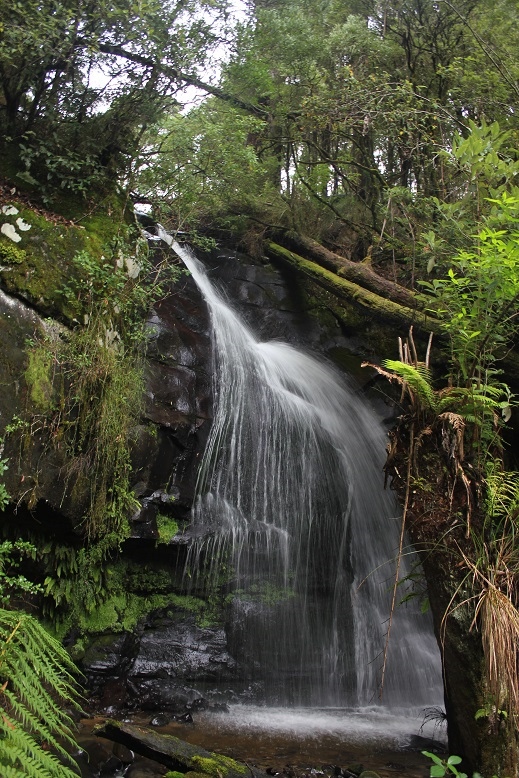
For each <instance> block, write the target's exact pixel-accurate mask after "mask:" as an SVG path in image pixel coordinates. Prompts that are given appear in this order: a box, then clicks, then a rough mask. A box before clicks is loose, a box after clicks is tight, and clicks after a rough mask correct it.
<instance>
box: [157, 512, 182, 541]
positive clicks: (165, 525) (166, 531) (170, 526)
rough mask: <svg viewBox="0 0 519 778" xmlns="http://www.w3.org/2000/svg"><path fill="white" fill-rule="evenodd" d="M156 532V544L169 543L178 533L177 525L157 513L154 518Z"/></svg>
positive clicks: (173, 520)
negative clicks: (157, 535)
mask: <svg viewBox="0 0 519 778" xmlns="http://www.w3.org/2000/svg"><path fill="white" fill-rule="evenodd" d="M156 522H157V532H158V533H159V539H158V541H157V542H158V543H166V544H167V543H169V542H170V540H172V539H173V538H174V537H175V535H176V534H177V533H178V524H177V522H176V521H175V519H172V518H171V517H170V516H165V515H164V514H162V513H159V514H158V515H157V518H156Z"/></svg>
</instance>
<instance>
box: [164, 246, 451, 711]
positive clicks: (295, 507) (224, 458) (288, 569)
mask: <svg viewBox="0 0 519 778" xmlns="http://www.w3.org/2000/svg"><path fill="white" fill-rule="evenodd" d="M162 237H163V238H164V239H165V240H166V241H167V242H168V243H169V244H170V245H172V247H173V248H174V250H175V251H176V253H177V254H178V255H179V256H180V257H181V258H182V260H183V261H184V263H185V265H186V266H187V268H188V269H189V270H190V272H191V273H192V275H193V278H194V280H195V281H196V283H197V285H198V286H199V288H200V290H201V291H202V293H203V295H204V297H205V299H206V301H207V304H208V306H209V309H210V313H211V320H212V328H213V354H214V363H215V364H214V420H213V425H212V429H211V433H210V437H209V441H208V444H207V448H206V452H205V455H204V458H203V462H202V464H201V466H200V471H199V475H198V484H197V498H196V502H195V505H194V508H193V523H194V524H195V525H198V526H199V527H200V528H201V529H202V531H201V532H200V533H199V535H200V536H201V537H202V538H203V539H202V540H200V541H199V542H198V543H197V544H196V545H195V546H194V547H193V550H192V556H191V560H190V563H191V566H192V568H193V569H194V570H196V569H197V568H199V567H200V566H201V565H202V563H204V564H205V565H206V566H207V565H209V570H208V571H207V570H206V573H205V574H206V575H208V576H209V578H212V580H213V582H214V583H221V582H222V580H223V579H224V578H225V577H226V578H227V582H228V585H229V586H231V587H232V590H233V598H232V608H233V621H234V628H233V634H234V640H235V646H234V647H233V648H234V649H235V651H234V653H235V654H237V656H238V659H239V660H240V661H241V662H242V663H244V664H245V665H246V666H247V667H248V670H249V677H250V678H251V679H252V680H253V681H254V680H256V681H259V682H261V683H262V684H263V685H264V688H265V694H266V698H267V699H268V700H269V701H270V702H276V703H279V704H287V703H290V704H304V705H345V704H348V705H359V704H362V705H364V704H367V703H370V702H372V701H376V699H377V694H378V684H379V681H380V668H381V664H382V654H383V650H384V643H385V632H386V629H387V619H388V617H389V610H390V600H391V587H392V578H393V576H394V570H395V557H396V554H397V549H398V545H399V531H400V521H399V511H398V509H397V506H396V504H395V501H394V499H393V498H392V496H391V495H390V494H389V493H387V492H385V491H384V489H383V486H382V467H383V461H384V456H385V437H384V433H383V430H382V428H381V425H380V424H379V422H378V420H377V419H376V417H375V416H374V414H373V412H372V411H371V410H370V409H369V408H368V407H367V406H366V405H365V403H364V402H363V401H362V400H361V399H360V398H359V397H358V395H357V394H356V393H355V391H354V390H353V388H352V387H351V386H349V385H348V383H347V382H346V381H345V379H344V378H343V377H342V376H339V375H338V374H337V373H336V372H335V371H334V370H333V369H332V368H330V367H329V366H328V365H326V364H324V363H323V362H321V361H319V360H317V359H316V358H314V357H312V356H309V355H308V354H306V353H304V352H302V351H300V350H297V349H295V348H293V347H292V346H289V345H287V344H285V343H280V342H277V341H272V342H267V343H262V342H259V341H258V340H257V338H256V337H255V336H254V334H253V333H252V332H251V330H250V329H249V328H248V327H247V325H246V324H245V323H244V322H243V321H242V320H241V319H240V317H239V316H238V315H237V313H236V312H235V311H234V310H233V309H232V307H231V306H230V305H229V304H228V303H227V302H226V301H225V300H224V298H223V296H222V295H221V294H220V293H219V292H218V291H217V290H216V289H215V288H214V287H213V285H212V284H211V282H210V281H209V279H208V277H207V274H206V272H205V269H204V268H203V266H202V265H201V264H200V263H199V262H198V260H197V259H196V258H195V257H194V256H193V255H192V253H191V252H190V251H188V250H186V249H185V248H182V247H180V246H179V245H178V244H176V243H174V242H173V240H172V239H171V238H170V237H169V236H167V235H166V234H165V233H163V234H162ZM403 568H404V570H403V573H402V575H404V576H405V574H406V572H407V571H408V570H409V565H408V564H407V563H406V564H404V565H403ZM404 590H405V586H402V594H404V593H405V592H404ZM440 689H441V680H440V671H439V659H438V651H437V647H436V644H435V640H434V637H433V635H432V631H431V629H430V626H429V622H428V621H427V620H426V619H424V617H423V616H421V614H419V613H418V612H417V610H416V608H414V607H412V606H407V607H404V606H402V607H401V608H399V609H398V612H397V614H396V616H395V619H394V624H393V627H392V635H391V641H390V645H389V660H388V670H387V672H386V677H385V684H384V703H385V704H386V705H406V704H412V705H413V706H417V705H418V706H419V705H424V704H432V703H434V702H436V701H437V700H438V699H439V698H440V696H441V693H440Z"/></svg>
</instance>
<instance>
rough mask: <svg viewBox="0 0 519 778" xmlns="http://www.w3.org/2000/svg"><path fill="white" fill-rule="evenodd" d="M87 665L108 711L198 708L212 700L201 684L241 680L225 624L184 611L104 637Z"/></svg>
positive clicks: (93, 647) (92, 648)
mask: <svg viewBox="0 0 519 778" xmlns="http://www.w3.org/2000/svg"><path fill="white" fill-rule="evenodd" d="M82 664H83V668H84V671H85V672H86V674H87V678H88V682H89V687H90V689H91V690H92V692H93V693H94V695H96V696H97V697H98V699H99V703H100V705H101V707H104V708H105V709H114V708H115V709H120V708H138V709H142V710H153V711H156V710H167V711H171V712H173V713H183V712H185V711H186V710H197V709H200V708H203V707H206V706H207V704H208V702H207V700H206V698H205V696H204V694H203V693H202V692H201V691H200V689H201V688H207V687H208V686H209V687H210V686H218V685H219V684H222V683H224V684H231V685H232V684H233V682H235V681H236V680H237V665H236V662H235V660H234V659H233V657H232V656H231V655H230V653H229V651H228V649H227V636H226V633H225V630H224V629H223V627H221V626H215V627H200V626H198V625H197V624H196V622H195V619H194V617H193V615H192V614H186V613H184V614H182V613H181V612H178V611H177V612H176V613H174V614H172V613H169V614H168V613H166V612H159V613H156V614H155V615H154V616H152V617H150V618H148V619H147V621H146V623H145V624H144V625H142V626H141V627H140V629H139V630H138V631H137V632H136V633H135V634H131V635H129V634H125V635H111V636H110V635H104V636H100V637H99V638H97V639H96V640H95V641H94V642H93V643H92V645H91V646H90V648H89V649H88V651H87V653H86V655H85V657H84V659H83V663H82Z"/></svg>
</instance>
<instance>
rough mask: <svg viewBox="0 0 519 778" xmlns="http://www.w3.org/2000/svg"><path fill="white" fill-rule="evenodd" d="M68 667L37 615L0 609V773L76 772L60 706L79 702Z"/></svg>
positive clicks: (45, 777) (55, 777)
mask: <svg viewBox="0 0 519 778" xmlns="http://www.w3.org/2000/svg"><path fill="white" fill-rule="evenodd" d="M73 668H74V665H73V663H72V661H71V660H70V658H69V656H68V655H67V654H66V652H65V650H64V649H63V647H62V646H61V645H60V644H59V643H58V642H57V641H56V640H54V638H52V637H51V636H50V635H49V634H48V632H47V631H46V630H45V629H44V628H43V627H42V626H41V624H39V622H38V621H37V620H36V619H34V618H33V617H32V616H30V615H29V614H26V613H16V612H13V611H6V610H2V609H0V684H1V686H0V768H1V769H0V774H1V775H2V776H5V777H6V778H10V776H11V775H16V776H17V778H22V776H25V777H26V778H75V776H77V772H76V770H77V769H78V768H77V765H76V764H75V762H74V759H73V758H72V757H71V756H70V755H69V754H68V753H67V751H66V746H67V745H68V746H69V747H72V748H77V744H76V742H75V740H74V737H73V735H72V729H71V728H72V726H73V722H72V720H71V718H70V716H69V715H68V714H67V713H66V712H65V710H64V707H65V705H73V706H74V707H76V708H79V707H80V706H79V699H80V697H79V695H78V692H77V690H76V687H75V681H74V677H73ZM41 743H45V744H46V745H45V749H44V748H43V747H42V745H41ZM48 748H51V749H52V751H53V752H52V751H49V750H46V749H48ZM62 760H65V761H66V762H68V763H69V765H71V766H68V765H67V764H65V763H64V761H62Z"/></svg>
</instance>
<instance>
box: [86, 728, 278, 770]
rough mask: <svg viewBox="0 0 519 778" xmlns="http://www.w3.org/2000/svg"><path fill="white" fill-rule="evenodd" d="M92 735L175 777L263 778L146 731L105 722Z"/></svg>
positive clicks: (239, 765)
mask: <svg viewBox="0 0 519 778" xmlns="http://www.w3.org/2000/svg"><path fill="white" fill-rule="evenodd" d="M94 732H95V734H96V735H97V736H98V737H104V738H107V739H108V740H113V741H114V742H115V743H122V745H124V746H127V748H130V749H131V750H132V751H135V752H136V753H137V754H140V755H141V756H145V757H147V758H148V759H153V760H154V761H155V762H158V763H159V764H162V765H164V766H165V767H167V768H168V769H169V770H175V771H177V772H179V773H200V774H202V775H211V776H213V778H246V777H247V776H252V777H253V778H267V776H266V773H264V772H262V771H261V770H258V769H257V768H255V767H252V766H250V765H248V764H243V762H237V761H236V760H235V759H231V758H230V757H228V756H222V755H221V754H214V753H212V752H211V751H206V750H205V749H204V748H200V747H199V746H193V745H191V743H186V742H185V741H184V740H180V738H178V737H175V736H174V735H165V734H162V733H159V732H155V730H153V729H149V728H148V727H140V726H138V725H136V724H125V723H123V722H120V721H106V722H105V723H104V724H101V725H100V726H99V727H97V728H96V729H95V730H94Z"/></svg>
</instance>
